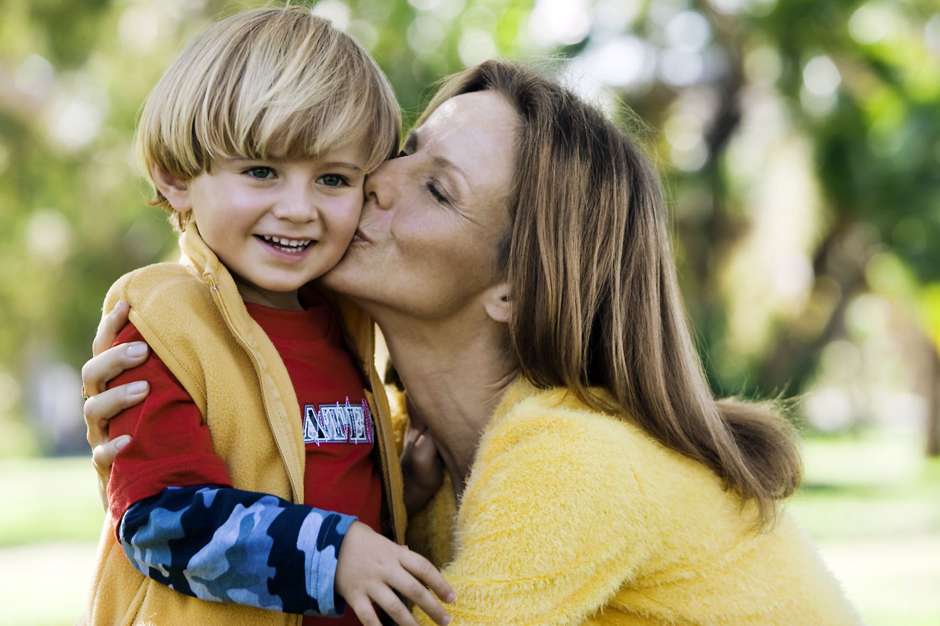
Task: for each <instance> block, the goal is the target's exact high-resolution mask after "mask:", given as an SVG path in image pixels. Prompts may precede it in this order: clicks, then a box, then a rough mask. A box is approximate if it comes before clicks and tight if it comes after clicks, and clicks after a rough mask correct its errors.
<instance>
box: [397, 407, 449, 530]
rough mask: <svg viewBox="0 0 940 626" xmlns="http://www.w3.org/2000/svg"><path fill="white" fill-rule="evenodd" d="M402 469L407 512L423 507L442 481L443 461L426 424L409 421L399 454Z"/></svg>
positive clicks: (409, 513)
mask: <svg viewBox="0 0 940 626" xmlns="http://www.w3.org/2000/svg"><path fill="white" fill-rule="evenodd" d="M401 472H402V476H403V478H404V481H405V507H406V508H407V509H408V515H409V516H411V515H414V514H415V513H417V512H418V511H420V510H421V509H423V508H424V505H425V504H427V502H428V500H430V499H431V498H432V497H433V496H434V494H435V493H437V490H438V489H440V488H441V483H442V482H443V481H444V462H443V461H442V460H441V455H440V454H438V452H437V445H436V444H435V443H434V439H433V438H432V437H431V433H429V432H428V430H427V428H426V427H421V426H417V427H416V426H415V424H414V423H413V422H412V423H409V424H408V430H407V431H406V432H405V445H404V447H403V449H402V453H401Z"/></svg>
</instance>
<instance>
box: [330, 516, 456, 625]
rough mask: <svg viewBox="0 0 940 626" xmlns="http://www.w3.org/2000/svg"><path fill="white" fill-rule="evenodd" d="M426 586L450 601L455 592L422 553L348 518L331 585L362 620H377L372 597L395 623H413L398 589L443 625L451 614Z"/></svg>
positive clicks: (367, 622)
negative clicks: (350, 522) (350, 524)
mask: <svg viewBox="0 0 940 626" xmlns="http://www.w3.org/2000/svg"><path fill="white" fill-rule="evenodd" d="M428 587H430V588H431V589H433V590H434V593H435V594H437V597H438V598H441V599H442V600H444V601H445V602H453V601H454V599H455V597H456V596H455V594H454V590H453V589H451V587H450V585H448V584H447V581H446V580H444V577H443V576H441V573H440V572H438V571H437V568H435V567H434V566H433V565H431V563H430V562H429V561H428V560H427V559H425V558H424V557H423V556H421V555H419V554H416V553H414V552H412V551H411V550H409V549H408V548H406V547H404V546H400V545H398V544H397V543H395V542H394V541H390V540H389V539H386V538H385V537H383V536H382V535H380V534H378V533H377V532H375V531H374V530H372V529H371V528H369V527H368V526H366V525H365V524H363V523H361V522H353V525H352V526H350V528H349V530H348V531H347V532H346V538H345V539H343V544H342V547H341V548H340V552H339V563H338V564H337V567H336V590H337V591H338V592H339V594H340V595H341V596H343V598H344V599H345V600H346V604H348V605H349V606H350V608H352V610H353V611H355V613H356V617H358V618H359V621H360V622H362V624H363V626H381V623H380V622H379V618H378V616H377V615H376V613H375V609H373V608H372V603H373V602H374V603H375V604H377V605H378V606H380V607H381V608H382V610H384V611H385V613H386V614H387V615H388V616H389V617H391V618H392V619H393V620H395V623H396V624H400V625H401V626H418V623H417V622H416V621H415V620H414V618H413V617H412V616H411V612H410V611H409V610H408V608H407V607H405V605H404V603H403V602H402V600H401V598H399V594H400V595H401V596H403V597H405V598H407V599H408V600H410V601H411V602H414V603H415V604H417V605H418V606H420V607H421V608H422V609H423V610H424V612H425V613H427V614H428V616H429V617H430V618H431V619H433V620H434V621H435V622H436V623H438V624H440V625H441V626H444V624H447V623H448V622H450V616H449V615H448V614H447V613H446V611H444V607H443V606H441V604H440V602H439V601H438V599H437V598H435V597H434V595H433V594H432V593H431V592H430V591H429V590H428Z"/></svg>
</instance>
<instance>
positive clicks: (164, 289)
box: [104, 263, 212, 314]
mask: <svg viewBox="0 0 940 626" xmlns="http://www.w3.org/2000/svg"><path fill="white" fill-rule="evenodd" d="M119 300H124V301H125V302H127V303H128V304H129V305H130V306H131V309H132V310H135V311H137V312H138V313H140V314H160V313H164V312H165V313H166V314H172V313H173V312H177V313H182V312H183V311H187V314H192V309H193V308H197V309H198V308H201V307H204V306H206V307H212V294H211V293H210V291H209V285H208V284H207V283H206V282H205V281H204V280H202V279H201V278H200V277H199V276H198V275H197V274H196V273H195V271H194V270H193V269H192V268H190V267H188V266H186V265H183V264H181V263H155V264H153V265H147V266H145V267H141V268H138V269H136V270H133V271H131V272H128V273H127V274H124V275H123V276H121V277H120V278H118V279H117V280H116V281H115V282H114V284H113V285H112V286H111V288H110V289H109V290H108V294H107V296H105V301H104V309H105V311H109V310H111V308H113V307H114V305H116V304H117V302H118V301H119Z"/></svg>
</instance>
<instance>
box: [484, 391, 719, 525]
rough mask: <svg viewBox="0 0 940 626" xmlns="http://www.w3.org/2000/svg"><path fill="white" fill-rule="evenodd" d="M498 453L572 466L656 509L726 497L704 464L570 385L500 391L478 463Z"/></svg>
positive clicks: (515, 460)
mask: <svg viewBox="0 0 940 626" xmlns="http://www.w3.org/2000/svg"><path fill="white" fill-rule="evenodd" d="M498 456H506V457H508V459H507V460H504V461H502V462H501V463H500V465H502V464H513V463H535V464H538V463H543V464H545V467H558V464H559V463H563V464H565V465H566V466H569V467H576V468H578V471H580V472H582V474H583V475H584V477H585V478H587V479H590V480H597V481H601V482H603V483H604V484H607V485H608V486H609V487H611V488H613V487H616V488H618V489H621V490H623V489H629V490H631V491H634V492H635V493H637V494H643V499H644V500H645V501H646V502H647V503H648V504H650V505H651V506H655V507H656V508H657V509H672V508H673V507H675V506H677V505H678V503H680V502H684V503H688V497H689V496H691V495H693V494H696V493H697V494H702V498H701V501H702V503H703V506H706V508H708V507H711V506H714V501H712V503H711V504H708V502H709V501H710V500H711V499H712V498H718V499H720V500H727V499H728V498H729V497H730V494H728V493H727V492H725V490H724V489H723V487H722V484H721V481H720V479H719V478H718V477H717V476H716V475H715V474H714V473H713V472H712V471H711V470H710V469H709V468H707V467H705V466H704V465H703V464H701V463H699V462H697V461H694V460H692V459H690V458H688V457H686V456H684V455H682V454H680V453H679V452H677V451H675V450H672V449H670V448H668V447H666V446H665V445H663V444H662V443H661V442H659V441H658V440H657V439H656V438H655V437H653V436H652V435H650V434H649V433H648V432H646V431H645V430H644V429H643V427H642V426H640V424H639V423H638V422H637V421H636V420H635V419H634V418H633V417H632V416H630V415H625V414H614V413H606V412H603V411H600V410H597V409H594V408H592V407H590V406H588V405H587V403H586V402H584V401H583V400H581V399H580V398H578V396H577V395H576V394H575V393H574V391H572V390H570V389H565V388H548V389H538V388H536V387H534V386H533V385H531V384H530V383H528V382H526V381H517V382H515V383H514V384H513V385H512V387H510V389H509V390H508V391H507V392H506V394H505V396H504V398H503V401H502V402H501V404H500V406H499V407H498V408H497V410H496V412H495V414H494V416H493V421H492V422H491V424H490V427H489V428H488V429H487V432H486V433H484V436H483V439H482V441H481V446H480V451H479V452H478V461H482V462H487V461H488V460H491V459H493V458H495V457H498ZM677 490H679V491H681V492H682V494H681V497H679V496H680V494H678V493H676V491H677ZM732 500H733V498H732ZM731 504H732V505H735V506H736V505H737V503H736V502H734V503H731ZM683 506H685V504H683Z"/></svg>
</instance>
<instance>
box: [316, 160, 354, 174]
mask: <svg viewBox="0 0 940 626" xmlns="http://www.w3.org/2000/svg"><path fill="white" fill-rule="evenodd" d="M323 167H348V168H349V169H351V170H359V171H360V172H361V171H362V166H361V165H356V164H355V163H347V162H346V161H330V162H328V163H324V164H323Z"/></svg>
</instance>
